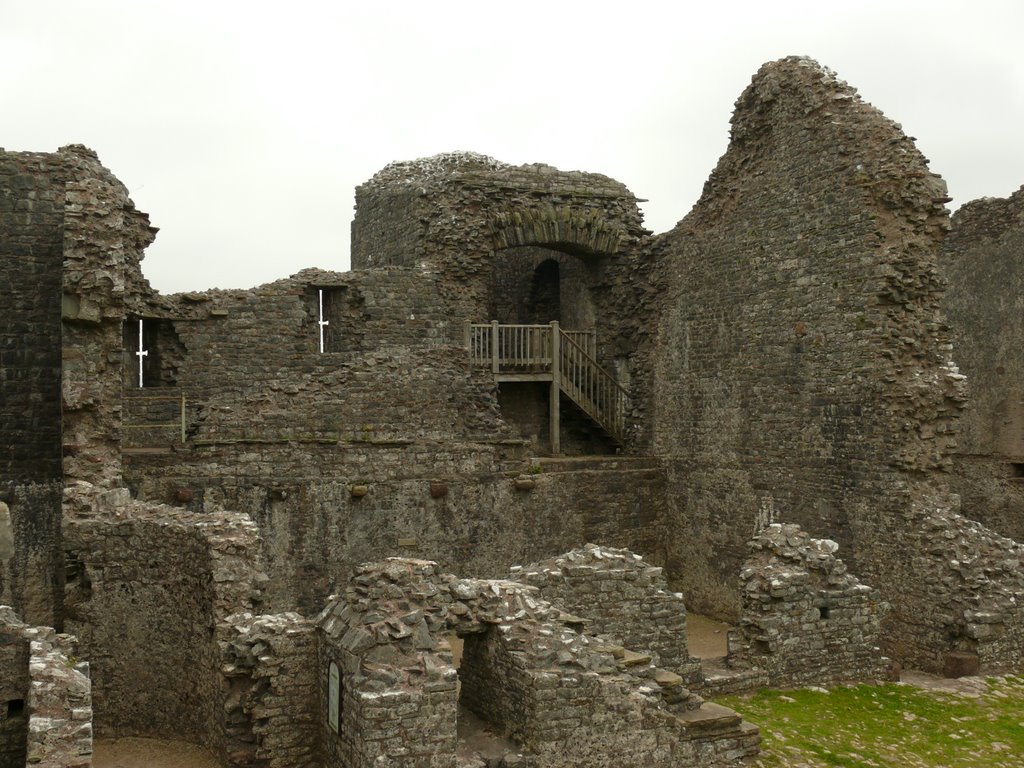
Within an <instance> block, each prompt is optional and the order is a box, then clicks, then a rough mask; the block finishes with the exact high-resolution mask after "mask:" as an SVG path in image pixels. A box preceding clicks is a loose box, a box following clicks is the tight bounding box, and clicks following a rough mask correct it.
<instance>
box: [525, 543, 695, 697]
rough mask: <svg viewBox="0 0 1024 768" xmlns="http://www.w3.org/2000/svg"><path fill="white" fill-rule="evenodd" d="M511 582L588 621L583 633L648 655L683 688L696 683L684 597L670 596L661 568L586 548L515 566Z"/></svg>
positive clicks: (618, 553) (624, 553) (630, 556)
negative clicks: (676, 676) (677, 678)
mask: <svg viewBox="0 0 1024 768" xmlns="http://www.w3.org/2000/svg"><path fill="white" fill-rule="evenodd" d="M511 575H512V578H514V579H516V580H518V581H522V582H523V583H524V584H528V585H530V586H533V587H537V589H538V590H539V593H540V595H541V597H543V598H544V599H545V600H547V601H548V602H550V603H551V604H552V605H554V606H556V607H558V608H562V609H564V610H566V611H568V612H570V613H573V614H576V615H577V616H581V617H584V618H586V619H587V620H588V623H587V632H588V633H590V634H596V635H602V636H607V637H609V638H610V639H612V640H614V641H615V642H617V643H621V644H622V645H624V646H625V647H627V648H630V649H633V650H644V651H646V652H649V653H650V654H651V656H652V658H653V661H654V663H655V664H656V665H658V666H659V667H662V668H664V669H667V670H670V671H672V672H675V673H677V674H679V675H681V676H682V677H683V679H684V680H685V681H686V682H687V684H694V683H697V682H699V678H700V661H699V660H698V659H695V658H691V657H690V654H689V650H688V647H687V642H686V607H685V605H684V604H683V596H682V595H681V594H679V593H678V592H669V591H668V587H667V585H666V583H665V577H664V576H663V575H662V569H661V568H657V567H652V566H650V565H648V564H647V563H646V562H645V561H644V559H643V558H642V557H641V556H640V555H637V554H634V553H633V552H630V551H629V550H626V549H612V548H610V547H600V546H598V545H595V544H588V545H586V546H585V547H583V548H582V549H577V550H573V551H572V552H567V553H566V554H564V555H561V556H559V557H556V558H551V559H550V560H545V561H542V562H539V563H533V564H531V565H527V566H515V567H514V568H512V570H511Z"/></svg>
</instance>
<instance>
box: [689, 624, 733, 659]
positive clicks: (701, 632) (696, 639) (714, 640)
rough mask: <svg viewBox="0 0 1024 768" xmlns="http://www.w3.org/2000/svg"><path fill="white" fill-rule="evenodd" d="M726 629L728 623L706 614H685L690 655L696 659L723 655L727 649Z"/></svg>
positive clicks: (715, 657)
mask: <svg viewBox="0 0 1024 768" xmlns="http://www.w3.org/2000/svg"><path fill="white" fill-rule="evenodd" d="M728 631H729V625H728V624H723V623H722V622H720V621H715V620H714V619H709V618H707V617H706V616H698V615H697V614H696V613H688V614H686V642H687V645H689V647H690V655H691V656H696V657H697V658H698V659H718V658H721V657H722V656H725V653H726V650H728V649H727V645H726V632H728Z"/></svg>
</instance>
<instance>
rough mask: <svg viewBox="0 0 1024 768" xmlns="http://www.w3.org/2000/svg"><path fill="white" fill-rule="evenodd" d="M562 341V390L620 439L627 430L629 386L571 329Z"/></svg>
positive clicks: (560, 362)
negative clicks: (573, 334) (605, 366)
mask: <svg viewBox="0 0 1024 768" xmlns="http://www.w3.org/2000/svg"><path fill="white" fill-rule="evenodd" d="M561 336H562V338H561V343H560V344H559V353H560V354H559V358H560V359H559V366H558V368H559V373H560V376H559V378H558V384H559V386H560V387H561V388H562V391H563V392H565V394H567V395H568V396H569V398H570V399H571V400H572V401H573V402H574V403H576V405H578V406H579V407H580V408H581V409H583V411H584V412H585V413H586V414H587V415H588V416H589V417H590V418H592V419H593V420H594V421H596V422H597V423H598V424H600V425H601V426H602V427H604V429H605V431H606V432H607V433H608V434H609V435H611V436H612V437H614V438H615V439H616V440H617V441H619V442H620V443H621V442H622V440H623V438H624V437H625V434H626V390H625V389H623V388H622V386H621V385H620V384H619V382H617V381H616V380H615V379H614V378H613V377H612V376H611V374H609V373H608V372H607V371H605V370H604V368H602V367H601V366H600V365H598V364H597V361H596V360H594V358H593V357H592V356H591V355H590V354H589V353H588V352H587V350H586V349H585V348H584V347H582V346H580V345H579V344H578V343H577V342H576V341H575V340H574V339H573V338H572V337H571V336H569V335H568V334H567V333H564V332H563V333H562V334H561Z"/></svg>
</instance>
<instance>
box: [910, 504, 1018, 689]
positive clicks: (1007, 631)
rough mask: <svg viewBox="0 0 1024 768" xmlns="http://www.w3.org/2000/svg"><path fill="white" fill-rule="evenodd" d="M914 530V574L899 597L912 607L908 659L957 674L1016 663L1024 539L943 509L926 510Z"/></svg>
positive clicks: (996, 669)
mask: <svg viewBox="0 0 1024 768" xmlns="http://www.w3.org/2000/svg"><path fill="white" fill-rule="evenodd" d="M915 535H916V539H915V541H913V542H912V543H911V545H910V546H911V547H912V549H911V551H912V552H913V553H914V555H913V558H912V560H911V562H910V563H909V567H910V568H911V569H912V570H913V572H914V573H915V575H916V580H915V581H914V582H913V583H910V584H908V587H907V589H906V590H905V591H904V594H903V596H902V598H901V599H902V600H903V601H904V603H905V604H907V605H914V604H916V605H917V609H918V610H917V614H916V620H915V623H914V624H913V626H911V627H910V629H911V630H913V632H905V633H904V634H905V635H906V636H908V637H909V638H911V640H912V641H913V644H910V643H908V645H907V646H906V647H905V648H904V649H903V651H904V657H905V658H906V659H907V661H908V662H909V663H911V664H914V665H915V666H918V667H920V668H922V669H926V670H929V671H934V672H946V673H947V674H956V675H959V674H972V673H974V672H976V671H977V670H978V669H979V668H980V669H981V670H982V671H984V672H985V673H989V674H992V673H996V672H1002V671H1011V670H1016V669H1020V664H1021V659H1024V546H1022V545H1021V544H1019V543H1018V542H1016V541H1013V540H1012V539H1008V538H1005V537H1003V536H1000V535H998V534H996V533H994V532H993V531H990V530H989V529H987V528H985V527H984V526H983V525H981V524H980V523H977V522H975V521H973V520H968V519H967V518H966V517H964V516H963V515H959V514H956V513H954V512H951V511H949V510H945V509H934V510H932V511H931V513H930V514H929V515H928V516H927V517H926V518H924V520H923V521H922V522H921V524H920V526H919V528H918V530H917V532H916V534H915ZM907 612H909V610H908V611H907ZM965 665H966V666H965Z"/></svg>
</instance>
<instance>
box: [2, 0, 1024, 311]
mask: <svg viewBox="0 0 1024 768" xmlns="http://www.w3.org/2000/svg"><path fill="white" fill-rule="evenodd" d="M791 54H800V55H809V56H812V57H814V58H816V59H817V60H818V61H820V62H821V63H822V64H825V65H826V66H829V67H831V68H832V69H834V70H836V71H837V73H838V74H839V76H840V77H841V78H843V79H844V80H847V81H848V82H849V83H850V84H851V85H853V86H854V87H856V88H858V89H859V91H860V93H861V95H862V96H863V97H864V98H865V99H866V100H868V101H870V102H871V103H873V104H875V105H876V106H877V107H879V108H880V109H882V111H884V112H885V113H886V114H887V115H888V116H889V117H891V118H893V119H894V120H896V121H897V122H900V123H902V125H903V127H904V129H905V130H906V131H907V133H909V134H910V135H912V136H916V137H917V139H918V146H919V147H920V148H921V150H922V151H923V152H924V154H925V155H926V156H927V157H928V158H929V159H930V160H931V167H932V170H933V171H935V172H937V173H939V174H941V175H942V176H944V177H945V178H946V180H947V182H948V184H949V188H950V194H951V195H952V196H953V197H954V202H953V203H951V206H952V207H956V206H958V205H959V204H961V203H963V202H966V201H967V200H972V199H974V198H977V197H982V196H986V195H989V196H1001V197H1002V196H1006V195H1009V194H1010V193H1011V192H1013V191H1014V190H1015V189H1017V188H1018V187H1020V186H1021V185H1022V184H1024V146H1022V139H1021V136H1022V135H1024V3H1022V2H1020V1H1019V0H1006V1H1005V2H1000V1H998V0H972V2H966V0H958V1H957V2H950V1H949V0H930V1H929V2H911V1H909V0H908V1H905V2H899V0H889V2H874V1H869V2H856V1H855V0H850V1H849V2H845V3H835V2H830V1H829V0H815V1H814V2H785V1H780V0H773V1H771V2H769V1H768V0H759V1H757V2H747V1H746V0H742V1H741V0H734V1H733V2H714V0H705V2H700V3H689V2H682V1H681V0H675V2H672V1H671V0H661V2H649V1H648V0H633V2H624V0H618V1H617V2H604V1H603V0H591V2H576V1H575V0H573V1H571V2H569V1H566V2H562V1H560V0H546V1H545V2H536V1H535V0H515V2H507V1H506V2H494V1H493V0H491V1H490V2H488V1H487V0H475V1H474V2H461V1H458V2H456V1H455V0H451V1H449V0H433V2H428V1H426V0H419V1H418V2H404V1H401V0H393V1H392V2H373V0H364V2H362V3H358V4H357V3H352V2H349V1H348V0H334V1H333V2H328V1H327V0H324V1H318V2H314V1H313V0H292V1H291V2H283V1H282V0H278V1H277V2H274V3H270V2H262V0H251V1H250V2H242V1H241V0H203V2H196V1H194V0H173V1H172V0H0V146H3V147H5V148H7V149H8V150H36V151H52V150H55V149H56V148H57V147H59V146H61V145H64V144H70V143H82V144H87V145H88V146H90V147H92V148H93V149H95V150H96V151H97V152H99V155H100V159H101V160H102V161H103V163H104V164H105V165H106V166H107V167H108V168H110V169H111V170H112V171H113V172H114V173H115V175H117V176H118V178H120V179H121V180H122V181H123V182H124V183H125V184H126V185H127V186H128V188H129V189H130V190H131V193H132V197H133V199H134V200H135V202H136V204H137V205H138V207H139V208H140V209H142V210H144V211H146V212H148V213H149V214H150V216H151V218H152V221H153V224H154V225H155V226H158V227H160V228H161V232H160V234H159V235H158V236H157V241H156V243H155V244H154V245H152V246H151V247H150V248H149V249H148V251H147V255H146V259H145V261H144V262H143V269H144V271H145V274H146V276H147V277H148V278H149V279H150V281H151V282H152V283H153V285H154V287H156V288H158V289H159V290H161V291H163V292H165V293H167V292H173V291H181V290H194V289H203V288H212V287H222V288H235V287H249V286H252V285H256V284H259V283H263V282H267V281H270V280H274V279H277V278H279V277H285V276H287V275H290V274H293V273H295V272H297V271H298V270H299V269H302V268H303V267H307V266H319V267H323V268H325V269H336V270H343V269H347V268H348V264H349V228H350V222H351V220H352V207H353V189H354V187H355V186H356V185H358V184H360V183H362V182H363V181H365V180H367V179H368V178H369V177H370V176H372V175H373V174H374V173H375V172H376V171H377V170H379V169H380V168H382V167H383V166H384V165H386V164H387V163H388V162H390V161H392V160H410V159H413V158H416V157H422V156H425V155H433V154H436V153H438V152H448V151H453V150H469V151H474V152H481V153H484V154H488V155H492V156H494V157H496V158H498V159H499V160H503V161H505V162H509V163H516V164H518V163H526V162H544V163H549V164H551V165H555V166H557V167H559V168H562V169H563V170H573V169H579V170H585V171H595V172H599V173H604V174H607V175H609V176H612V177H614V178H616V179H618V180H619V181H622V182H623V183H625V184H626V185H627V186H628V187H629V188H630V190H632V191H633V193H634V194H636V195H637V196H638V197H641V198H649V199H650V202H648V203H645V204H644V206H643V209H644V211H645V215H646V224H647V226H648V227H649V228H650V229H653V230H654V231H656V232H661V231H664V230H667V229H670V228H671V227H672V226H673V225H674V224H675V222H676V221H678V220H679V219H681V218H682V217H683V216H685V215H686V213H687V212H688V211H689V209H690V207H691V206H692V205H693V203H694V202H695V201H696V199H697V198H698V196H699V195H700V191H701V187H702V185H703V183H704V180H705V179H706V178H707V176H708V174H709V173H710V172H711V170H712V168H713V167H714V165H715V163H716V162H717V160H718V158H719V156H721V154H722V153H723V152H724V151H725V149H726V145H727V142H728V128H729V125H728V122H729V117H730V115H731V113H732V105H733V102H734V101H735V100H736V98H737V97H738V96H739V94H740V92H741V91H742V90H743V88H744V87H745V86H746V85H747V84H748V83H749V82H750V78H751V76H752V75H753V74H754V72H756V71H757V69H758V67H759V66H760V65H761V64H762V63H764V62H765V61H770V60H773V59H777V58H781V57H783V56H787V55H791Z"/></svg>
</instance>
